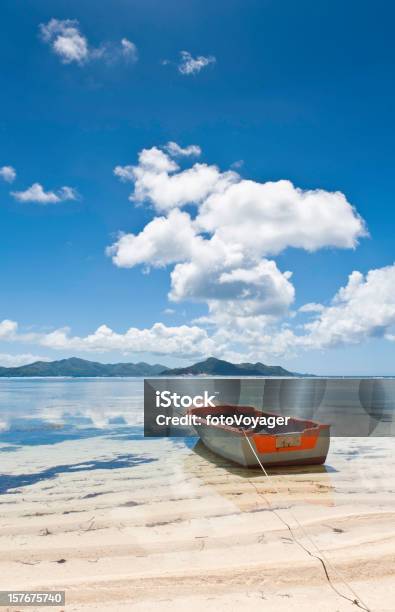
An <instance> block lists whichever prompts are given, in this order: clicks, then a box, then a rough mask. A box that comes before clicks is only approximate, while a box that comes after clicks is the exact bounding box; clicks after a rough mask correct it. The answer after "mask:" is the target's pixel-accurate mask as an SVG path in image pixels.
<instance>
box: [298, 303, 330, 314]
mask: <svg viewBox="0 0 395 612" xmlns="http://www.w3.org/2000/svg"><path fill="white" fill-rule="evenodd" d="M324 308H325V306H323V305H322V304H317V303H316V302H309V303H308V304H303V306H301V307H300V308H299V312H322V311H323V310H324Z"/></svg>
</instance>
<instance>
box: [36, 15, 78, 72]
mask: <svg viewBox="0 0 395 612" xmlns="http://www.w3.org/2000/svg"><path fill="white" fill-rule="evenodd" d="M40 31H41V36H42V39H43V41H44V42H46V43H48V44H49V45H51V48H52V50H53V52H54V53H56V55H58V56H59V57H60V59H61V61H62V62H63V63H64V64H70V63H71V62H76V63H77V64H83V63H84V62H86V61H87V60H88V58H89V55H90V50H89V47H88V41H87V39H86V37H85V36H83V34H81V32H80V30H79V23H78V21H77V20H76V19H51V20H50V21H49V22H48V23H46V24H41V25H40Z"/></svg>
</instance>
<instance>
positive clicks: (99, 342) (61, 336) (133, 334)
mask: <svg viewBox="0 0 395 612" xmlns="http://www.w3.org/2000/svg"><path fill="white" fill-rule="evenodd" d="M39 344H40V345H42V346H45V347H47V348H52V349H62V350H63V349H65V350H78V351H93V352H103V351H113V350H119V351H123V352H124V353H147V352H148V353H152V354H156V355H164V354H165V355H178V356H180V357H183V356H184V357H191V356H197V355H206V354H210V353H211V352H212V351H213V350H214V343H213V341H212V340H211V339H210V338H209V337H208V335H207V332H206V331H205V330H204V329H201V328H200V327H197V326H190V325H180V326H178V327H169V326H167V325H164V324H163V323H155V324H154V325H153V326H152V327H151V328H147V329H138V328H135V327H131V328H130V329H128V330H127V331H126V332H125V333H124V334H120V333H117V332H115V331H113V330H112V329H110V328H109V327H107V325H101V326H100V327H99V328H98V329H97V330H96V331H95V332H94V333H93V334H90V335H88V336H84V337H79V336H72V335H71V334H70V330H69V329H68V328H64V329H58V330H55V331H54V332H51V333H49V334H42V335H41V337H40V338H39Z"/></svg>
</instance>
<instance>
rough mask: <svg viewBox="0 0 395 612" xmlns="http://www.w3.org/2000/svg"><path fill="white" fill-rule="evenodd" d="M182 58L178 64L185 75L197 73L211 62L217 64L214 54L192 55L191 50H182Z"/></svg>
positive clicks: (179, 69)
mask: <svg viewBox="0 0 395 612" xmlns="http://www.w3.org/2000/svg"><path fill="white" fill-rule="evenodd" d="M180 56H181V60H180V62H179V64H178V71H179V72H180V73H181V74H184V75H191V74H197V73H198V72H200V71H201V70H203V68H206V67H207V66H209V65H210V64H215V62H216V59H215V57H214V56H213V55H209V56H207V57H205V56H204V55H198V56H197V57H192V55H191V54H190V53H189V51H181V52H180Z"/></svg>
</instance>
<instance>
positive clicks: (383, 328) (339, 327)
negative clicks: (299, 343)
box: [303, 264, 395, 348]
mask: <svg viewBox="0 0 395 612" xmlns="http://www.w3.org/2000/svg"><path fill="white" fill-rule="evenodd" d="M393 326H395V264H393V265H391V266H386V267H384V268H378V269H375V270H370V271H369V272H368V273H367V274H366V275H363V274H362V273H361V272H358V271H354V272H352V274H350V276H349V277H348V282H347V284H346V285H345V286H344V287H342V288H341V289H340V290H339V291H338V292H337V293H336V295H335V297H334V298H333V300H332V303H331V304H330V306H328V307H326V308H323V310H322V311H321V313H320V314H319V316H318V317H317V318H316V319H315V320H314V321H312V322H310V323H307V324H306V325H305V330H306V332H307V335H306V337H305V338H304V339H303V344H304V345H305V346H307V347H312V348H327V347H333V346H340V345H342V344H357V343H359V342H361V341H362V340H365V339H366V338H370V337H386V336H388V335H390V334H391V329H392V328H393Z"/></svg>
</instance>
